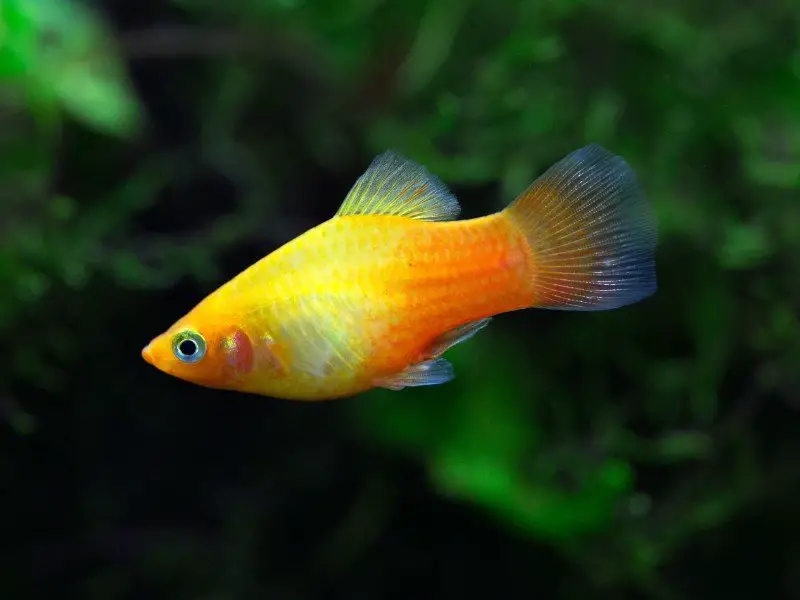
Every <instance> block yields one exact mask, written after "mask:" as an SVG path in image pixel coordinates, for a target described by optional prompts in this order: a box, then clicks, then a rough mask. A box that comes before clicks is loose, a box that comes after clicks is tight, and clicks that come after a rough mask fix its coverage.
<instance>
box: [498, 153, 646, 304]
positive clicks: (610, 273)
mask: <svg viewBox="0 0 800 600" xmlns="http://www.w3.org/2000/svg"><path fill="white" fill-rule="evenodd" d="M503 212H504V213H505V214H506V215H507V217H508V218H509V219H510V220H511V221H512V222H514V223H515V224H516V225H517V226H518V227H519V228H520V230H521V231H522V232H523V234H524V235H525V237H526V238H527V240H528V243H529V244H530V249H531V253H532V259H533V265H532V272H531V277H532V279H533V281H532V284H533V291H534V298H533V302H532V306H536V307H540V308H549V309H557V310H582V311H589V310H608V309H612V308H619V307H621V306H625V305H628V304H633V303H635V302H638V301H640V300H642V299H643V298H646V297H647V296H650V295H651V294H653V293H654V292H655V291H656V285H657V284H656V272H655V258H654V254H655V248H656V242H657V237H658V226H657V221H656V217H655V214H654V213H653V211H652V210H651V208H650V206H649V205H648V203H647V201H646V199H645V198H644V195H643V193H642V190H641V188H640V187H639V185H638V183H637V181H636V176H635V175H634V173H633V170H632V169H631V168H630V166H628V164H627V163H626V162H625V161H624V160H623V159H622V158H620V157H619V156H615V155H614V154H611V153H610V152H608V151H607V150H605V149H604V148H602V147H601V146H598V145H596V144H592V145H590V146H587V147H585V148H582V149H580V150H576V151H575V152H573V153H572V154H570V155H569V156H567V157H566V158H564V159H562V160H561V161H560V162H558V163H556V164H555V165H553V166H552V167H550V169H548V170H547V171H546V172H545V173H544V174H543V175H542V176H541V177H539V179H537V180H536V181H535V182H534V183H533V184H532V185H531V186H530V187H529V188H528V189H527V190H526V191H525V192H523V193H522V194H520V196H519V197H518V198H517V199H516V200H515V201H514V202H513V203H512V204H510V205H509V206H508V207H507V208H506V209H505V211H503Z"/></svg>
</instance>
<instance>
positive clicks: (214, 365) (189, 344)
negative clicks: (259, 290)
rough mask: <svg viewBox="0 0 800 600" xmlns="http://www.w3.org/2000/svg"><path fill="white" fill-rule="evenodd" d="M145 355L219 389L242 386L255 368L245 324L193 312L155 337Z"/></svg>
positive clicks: (180, 375)
mask: <svg viewBox="0 0 800 600" xmlns="http://www.w3.org/2000/svg"><path fill="white" fill-rule="evenodd" d="M142 358H144V360H145V361H147V362H148V363H149V364H151V365H152V366H154V367H156V368H157V369H159V370H160V371H163V372H164V373H166V374H168V375H171V376H173V377H177V378H178V379H182V380H184V381H188V382H190V383H194V384H197V385H202V386H204V387H210V388H216V389H239V388H240V387H242V383H243V381H244V380H245V379H246V378H247V376H248V375H249V374H250V372H251V371H252V370H253V367H254V349H253V344H252V342H251V339H250V336H249V335H248V334H247V327H246V326H243V325H242V324H239V323H237V322H236V321H235V320H234V319H227V320H226V319H224V318H219V317H217V318H215V319H214V320H207V319H201V318H198V315H196V314H192V313H190V314H189V315H187V316H186V317H184V318H182V319H180V320H179V321H178V322H176V323H175V324H174V325H172V326H171V327H170V328H169V329H167V330H166V331H164V332H163V333H161V334H159V335H158V336H156V337H155V338H153V339H152V340H151V341H150V343H149V344H147V346H145V347H144V348H143V349H142Z"/></svg>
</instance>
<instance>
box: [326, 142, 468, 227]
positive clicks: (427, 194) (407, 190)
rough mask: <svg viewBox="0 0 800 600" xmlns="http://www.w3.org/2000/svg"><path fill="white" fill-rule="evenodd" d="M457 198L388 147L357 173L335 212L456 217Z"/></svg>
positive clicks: (435, 218)
mask: <svg viewBox="0 0 800 600" xmlns="http://www.w3.org/2000/svg"><path fill="white" fill-rule="evenodd" d="M460 210H461V207H460V206H459V205H458V200H456V198H455V196H453V194H452V193H450V191H449V190H448V189H447V186H445V185H444V183H442V182H441V181H440V180H439V179H438V178H437V177H436V176H434V175H432V174H431V173H429V172H428V170H427V169H426V168H425V167H423V166H422V165H419V164H417V163H415V162H413V161H411V160H409V159H407V158H405V157H403V156H401V155H399V154H397V153H395V152H393V151H391V150H389V151H387V152H384V153H383V154H381V155H379V156H378V157H376V158H375V160H373V161H372V164H371V165H370V166H369V168H368V169H367V170H366V171H365V172H364V174H363V175H362V176H361V177H359V178H358V179H357V180H356V182H355V184H354V185H353V187H352V188H351V189H350V192H349V193H348V194H347V197H346V198H345V199H344V202H343V203H342V205H341V206H340V207H339V210H338V211H337V212H336V216H344V215H395V216H399V217H408V218H410V219H420V220H423V221H450V220H453V219H455V218H457V217H458V213H459V212H460Z"/></svg>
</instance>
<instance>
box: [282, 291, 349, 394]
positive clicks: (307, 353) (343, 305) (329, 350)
mask: <svg viewBox="0 0 800 600" xmlns="http://www.w3.org/2000/svg"><path fill="white" fill-rule="evenodd" d="M285 308H286V310H285V312H284V314H283V316H282V318H281V319H280V326H279V327H278V328H277V329H276V331H275V337H276V338H277V340H278V341H281V342H282V343H283V344H284V346H285V347H286V348H287V349H288V353H289V356H288V358H289V360H290V361H291V365H292V368H294V369H296V370H297V371H298V372H301V373H304V374H305V375H307V376H309V377H313V378H316V379H324V378H326V377H329V376H331V375H332V374H340V375H347V374H349V373H352V372H353V371H355V370H357V369H358V368H359V365H360V364H361V363H362V362H363V361H364V359H365V357H364V355H363V346H362V344H361V339H360V337H359V332H360V331H361V324H362V319H363V315H362V311H361V310H360V309H359V307H358V304H357V302H355V301H351V300H350V299H348V298H346V297H343V296H339V295H334V294H309V295H304V296H301V297H298V298H295V299H294V300H293V304H292V305H291V306H287V307H285Z"/></svg>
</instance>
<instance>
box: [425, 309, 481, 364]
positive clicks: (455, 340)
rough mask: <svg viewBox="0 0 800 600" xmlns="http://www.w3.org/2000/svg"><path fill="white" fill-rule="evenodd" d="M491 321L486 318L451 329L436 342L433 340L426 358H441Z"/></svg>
mask: <svg viewBox="0 0 800 600" xmlns="http://www.w3.org/2000/svg"><path fill="white" fill-rule="evenodd" d="M491 320H492V318H491V317H488V318H486V319H480V320H478V321H473V322H471V323H465V324H464V325H460V326H459V327H456V328H455V329H451V330H450V331H448V332H446V333H443V334H442V335H440V336H439V337H438V338H436V340H434V342H433V344H431V347H430V349H429V350H428V352H427V354H428V356H429V357H431V358H437V357H439V356H441V355H442V354H444V353H445V352H447V351H448V350H450V348H452V347H453V346H455V345H456V344H460V343H461V342H465V341H467V340H468V339H469V338H471V337H472V336H473V335H475V334H476V333H478V332H479V331H480V330H481V329H483V328H484V327H486V326H487V325H488V324H489V321H491Z"/></svg>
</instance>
